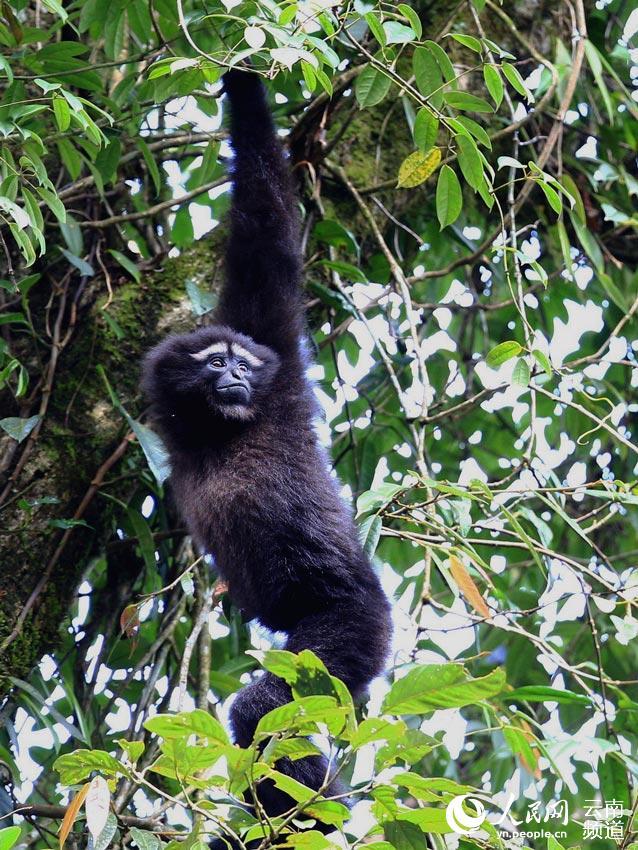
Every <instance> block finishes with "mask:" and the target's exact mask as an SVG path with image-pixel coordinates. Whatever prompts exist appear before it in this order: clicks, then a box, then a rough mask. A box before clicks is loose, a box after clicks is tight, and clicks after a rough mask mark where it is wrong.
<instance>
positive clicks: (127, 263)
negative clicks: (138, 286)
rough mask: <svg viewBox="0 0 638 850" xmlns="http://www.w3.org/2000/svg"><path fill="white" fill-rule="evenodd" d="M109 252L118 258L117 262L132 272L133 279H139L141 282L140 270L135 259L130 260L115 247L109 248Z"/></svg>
mask: <svg viewBox="0 0 638 850" xmlns="http://www.w3.org/2000/svg"><path fill="white" fill-rule="evenodd" d="M109 254H110V255H111V256H112V257H113V258H114V259H115V260H117V262H118V263H119V264H120V265H121V266H122V268H123V269H125V270H126V271H127V272H128V273H129V274H130V276H131V277H132V278H133V280H135V281H137V283H139V282H140V279H141V276H140V270H139V269H138V267H137V266H136V265H135V263H134V262H133V260H130V259H129V258H128V257H127V256H126V255H125V254H123V253H122V252H121V251H116V250H115V248H109Z"/></svg>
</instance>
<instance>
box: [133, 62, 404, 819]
mask: <svg viewBox="0 0 638 850" xmlns="http://www.w3.org/2000/svg"><path fill="white" fill-rule="evenodd" d="M225 90H226V93H227V95H228V97H229V100H230V105H231V116H232V120H231V137H232V143H233V147H234V151H235V160H234V171H233V205H232V213H231V216H232V223H231V234H230V241H229V246H228V258H227V282H226V285H225V287H224V289H223V292H222V294H221V299H220V304H219V307H218V310H217V313H216V315H215V320H216V322H217V324H215V325H213V326H211V327H207V328H204V329H201V330H198V331H195V332H194V333H191V334H185V335H182V336H172V337H169V338H168V339H166V340H165V341H164V342H162V343H161V344H160V345H159V346H157V347H156V348H155V349H153V351H152V352H151V353H150V354H149V355H148V357H147V359H146V362H145V364H144V377H143V385H144V389H145V392H146V393H147V396H148V398H149V399H150V401H151V403H152V409H153V416H154V419H155V421H156V423H157V425H158V427H159V428H160V430H161V433H162V435H163V437H164V439H165V441H166V443H167V445H168V448H169V451H170V455H171V462H172V469H173V472H172V475H171V485H172V489H173V493H174V496H175V499H176V501H177V504H178V506H179V509H180V511H181V512H182V514H183V516H184V518H185V520H186V522H187V523H188V526H189V528H190V531H191V532H192V534H193V536H194V538H195V540H196V542H197V544H198V546H199V547H201V549H202V550H205V551H206V552H209V553H211V554H212V555H213V556H214V558H215V563H216V566H217V568H218V570H219V572H220V574H221V576H222V577H223V578H224V579H225V580H226V581H227V582H228V584H229V592H230V595H231V598H232V599H233V601H234V602H235V604H237V605H238V606H239V607H240V608H242V609H243V610H244V611H245V612H246V614H247V615H248V616H249V617H255V618H257V619H258V620H259V621H260V622H261V623H262V624H263V625H265V626H267V627H268V628H270V629H273V630H276V631H284V632H286V633H287V635H288V640H287V642H286V649H289V650H291V651H292V652H299V651H300V650H302V649H306V648H309V649H312V650H313V651H314V652H316V653H317V655H318V656H319V657H320V658H321V659H322V660H323V661H324V662H325V664H326V665H327V667H328V668H329V670H330V671H331V672H332V673H333V674H334V675H336V676H338V677H339V678H341V679H343V681H344V682H345V683H346V684H347V685H348V687H349V688H350V690H351V692H352V693H353V695H355V696H356V695H361V694H362V693H364V692H365V690H366V688H367V686H368V684H369V682H370V680H371V679H372V678H373V677H374V676H376V675H377V674H378V673H380V672H381V671H382V669H383V665H384V661H385V658H386V653H387V650H388V644H389V638H390V617H389V605H388V602H387V599H386V597H385V595H384V593H383V591H382V589H381V586H380V583H379V580H378V578H377V576H376V574H375V573H374V571H373V569H372V566H371V565H370V563H369V561H368V558H367V557H366V555H365V554H364V552H363V550H362V548H361V545H360V543H359V540H358V536H357V531H356V528H355V526H354V523H353V520H352V517H351V514H350V510H349V509H348V507H347V506H346V505H345V504H344V502H343V500H342V499H341V497H340V495H339V493H338V484H337V482H336V481H335V479H334V478H333V477H332V476H331V475H330V473H329V468H328V463H327V458H326V457H325V455H324V452H323V450H322V449H321V447H320V446H319V445H318V442H317V437H316V433H315V429H314V426H313V418H314V417H315V415H316V413H317V409H316V403H315V400H314V395H313V392H312V388H311V387H310V386H309V384H308V381H307V379H306V376H305V371H306V366H307V360H306V357H305V355H304V353H303V345H302V334H303V308H302V301H301V259H300V254H299V233H298V215H297V204H296V200H295V197H294V193H293V191H292V187H291V179H290V175H289V169H288V167H287V164H286V162H285V159H284V156H283V153H282V150H281V146H280V143H279V140H278V139H277V136H276V133H275V129H274V126H273V122H272V118H271V116H270V112H269V110H268V106H267V103H266V98H265V93H264V90H263V88H262V86H261V83H260V82H259V80H258V79H257V77H256V76H254V75H252V74H249V73H245V72H239V71H233V72H231V73H229V74H227V75H226V77H225ZM220 341H221V342H227V343H231V342H235V343H238V344H239V345H241V346H242V347H243V348H245V349H246V350H248V351H249V352H250V353H251V354H252V355H253V356H254V357H257V358H258V359H259V360H260V361H262V365H260V366H259V367H258V368H256V369H255V370H254V372H253V374H252V375H251V377H250V382H251V389H250V399H249V400H248V401H247V402H246V403H245V404H239V405H238V404H235V405H232V406H231V405H225V404H224V403H223V402H220V400H219V399H218V398H217V396H216V395H215V390H214V386H213V385H212V384H211V380H212V379H211V373H210V370H208V371H207V369H206V363H205V362H203V361H202V360H195V359H194V358H193V356H192V355H193V354H194V353H197V352H199V351H202V350H203V349H206V348H207V347H208V346H209V345H211V344H212V343H219V342H220ZM231 408H232V409H231ZM289 700H290V691H289V688H288V686H287V685H286V684H285V683H284V682H283V680H281V679H278V678H276V677H275V676H273V675H271V674H269V673H266V674H265V675H263V676H262V677H261V678H259V679H258V680H257V681H256V682H254V683H253V684H251V685H250V686H248V687H246V688H244V689H243V690H242V691H240V693H239V694H238V696H237V698H236V699H235V701H234V703H233V705H232V707H231V722H232V728H233V733H234V736H235V739H236V741H237V743H238V744H240V745H241V746H247V745H248V744H250V742H251V740H252V737H253V733H254V731H255V727H256V725H257V722H258V720H259V718H260V717H261V716H262V715H263V714H265V713H266V712H268V711H270V710H271V709H273V708H275V707H277V706H279V705H281V704H283V703H285V702H288V701H289ZM278 767H279V768H280V769H282V770H285V771H286V772H287V773H289V774H290V775H292V776H294V777H295V778H296V779H298V780H299V781H301V782H303V783H304V784H306V785H308V786H311V787H314V788H318V787H319V786H320V785H321V784H322V783H323V782H324V779H325V775H326V768H327V765H326V762H325V760H324V759H323V758H319V757H311V758H307V759H302V760H299V761H295V762H289V763H285V764H283V763H282V764H280V765H278ZM260 789H261V790H260V801H261V803H262V804H263V806H264V808H265V810H266V812H267V813H268V814H269V815H276V814H279V813H281V812H283V811H285V810H287V809H288V808H290V804H291V801H290V799H289V798H288V797H287V796H286V795H284V794H282V793H280V792H278V791H277V790H276V789H275V788H274V787H273V786H267V785H266V783H262V784H260ZM332 790H333V791H334V790H336V787H335V786H333V789H332Z"/></svg>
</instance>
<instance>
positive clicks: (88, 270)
mask: <svg viewBox="0 0 638 850" xmlns="http://www.w3.org/2000/svg"><path fill="white" fill-rule="evenodd" d="M60 251H61V252H62V253H63V254H64V256H65V257H66V258H67V260H68V261H69V262H70V263H71V265H72V266H75V268H76V269H77V270H78V271H79V272H80V274H81V275H82V276H83V277H93V276H94V274H95V271H94V270H93V266H92V265H90V264H89V263H87V262H86V260H83V259H82V257H76V256H75V254H72V253H71V252H70V251H68V250H67V249H66V248H60Z"/></svg>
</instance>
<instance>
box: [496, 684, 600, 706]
mask: <svg viewBox="0 0 638 850" xmlns="http://www.w3.org/2000/svg"><path fill="white" fill-rule="evenodd" d="M502 699H503V700H504V701H505V702H507V701H508V700H524V701H525V702H558V703H564V704H566V705H583V706H589V707H591V700H590V699H589V697H586V696H585V695H584V694H575V693H574V692H573V691H567V690H562V689H561V690H558V689H557V688H550V687H545V686H544V685H524V686H523V687H521V688H516V689H515V690H513V691H508V692H507V693H505V694H503V697H502Z"/></svg>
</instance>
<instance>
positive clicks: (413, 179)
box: [397, 148, 441, 189]
mask: <svg viewBox="0 0 638 850" xmlns="http://www.w3.org/2000/svg"><path fill="white" fill-rule="evenodd" d="M440 162H441V150H440V148H430V150H429V151H428V152H427V153H422V152H421V151H414V153H411V154H410V156H408V157H406V158H405V159H404V160H403V162H402V163H401V166H400V168H399V182H398V183H397V187H398V188H400V189H411V188H412V187H413V186H418V185H419V184H421V183H424V182H425V181H426V180H427V179H428V177H429V176H430V175H431V174H433V173H434V172H435V171H436V169H437V168H438V165H439V163H440Z"/></svg>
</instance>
